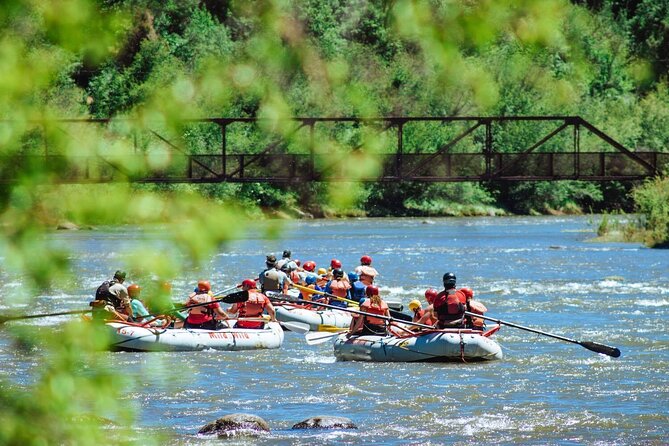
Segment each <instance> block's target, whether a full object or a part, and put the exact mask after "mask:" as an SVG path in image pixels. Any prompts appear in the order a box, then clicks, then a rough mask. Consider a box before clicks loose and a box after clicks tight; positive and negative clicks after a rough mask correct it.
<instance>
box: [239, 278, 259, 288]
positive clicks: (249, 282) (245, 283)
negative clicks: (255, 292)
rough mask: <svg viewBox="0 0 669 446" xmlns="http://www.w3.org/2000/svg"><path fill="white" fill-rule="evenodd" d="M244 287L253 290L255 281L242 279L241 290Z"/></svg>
mask: <svg viewBox="0 0 669 446" xmlns="http://www.w3.org/2000/svg"><path fill="white" fill-rule="evenodd" d="M244 287H249V288H255V287H256V281H255V280H253V279H244V281H243V282H242V288H244Z"/></svg>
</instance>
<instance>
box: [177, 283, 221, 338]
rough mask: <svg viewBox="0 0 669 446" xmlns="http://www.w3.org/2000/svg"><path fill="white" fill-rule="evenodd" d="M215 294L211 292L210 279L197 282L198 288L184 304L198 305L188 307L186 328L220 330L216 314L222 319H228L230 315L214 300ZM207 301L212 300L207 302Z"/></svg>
mask: <svg viewBox="0 0 669 446" xmlns="http://www.w3.org/2000/svg"><path fill="white" fill-rule="evenodd" d="M213 300H214V296H213V295H212V293H211V284H210V283H209V281H208V280H200V281H199V282H198V283H197V289H196V291H194V292H193V293H191V294H190V296H188V300H187V301H186V302H185V303H184V306H190V305H198V304H203V305H198V306H196V307H193V308H190V309H188V317H187V318H186V321H185V322H184V328H200V329H203V330H218V329H219V328H220V327H219V324H218V321H217V320H216V315H218V316H220V318H221V319H223V320H226V319H228V315H227V314H225V311H223V310H222V309H221V306H220V305H219V304H218V302H213ZM207 302H211V303H209V304H207Z"/></svg>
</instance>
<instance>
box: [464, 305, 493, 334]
mask: <svg viewBox="0 0 669 446" xmlns="http://www.w3.org/2000/svg"><path fill="white" fill-rule="evenodd" d="M467 311H470V312H471V313H476V314H480V315H481V316H483V315H484V314H485V312H486V311H488V309H487V308H486V306H485V305H483V304H482V303H481V302H477V301H475V300H470V301H469V303H468V304H467ZM469 320H470V324H471V326H472V327H474V328H483V327H484V326H485V320H484V319H481V318H480V317H473V316H469Z"/></svg>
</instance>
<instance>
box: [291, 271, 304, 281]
mask: <svg viewBox="0 0 669 446" xmlns="http://www.w3.org/2000/svg"><path fill="white" fill-rule="evenodd" d="M289 277H290V280H291V281H292V282H293V283H302V277H301V276H300V273H298V272H297V271H291V272H290V276H289Z"/></svg>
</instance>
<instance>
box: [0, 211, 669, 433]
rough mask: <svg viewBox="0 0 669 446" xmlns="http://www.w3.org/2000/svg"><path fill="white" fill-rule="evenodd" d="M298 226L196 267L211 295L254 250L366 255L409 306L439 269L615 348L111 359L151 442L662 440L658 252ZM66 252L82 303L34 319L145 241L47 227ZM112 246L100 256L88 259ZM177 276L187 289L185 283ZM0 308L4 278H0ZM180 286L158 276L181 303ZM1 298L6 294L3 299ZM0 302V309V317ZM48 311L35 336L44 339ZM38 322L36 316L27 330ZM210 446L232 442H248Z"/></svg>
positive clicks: (244, 268)
mask: <svg viewBox="0 0 669 446" xmlns="http://www.w3.org/2000/svg"><path fill="white" fill-rule="evenodd" d="M421 222H422V221H421V220H420V219H387V220H344V221H342V220H336V221H311V222H307V221H300V222H291V223H286V228H285V231H284V233H283V234H284V236H283V238H282V239H281V240H265V239H263V238H262V236H261V235H258V234H260V233H261V232H260V231H259V232H258V233H257V234H256V233H249V234H248V235H247V237H246V238H245V239H243V240H240V241H238V242H236V243H234V244H231V245H229V246H227V247H226V248H225V250H224V251H223V252H221V253H220V254H218V255H216V256H214V257H213V258H212V259H211V261H210V262H209V264H208V265H207V266H206V267H205V268H204V269H203V270H202V271H200V272H198V273H197V274H199V275H200V276H201V277H214V278H216V283H217V285H220V286H219V288H225V287H227V286H229V285H230V284H233V283H237V282H239V280H240V279H241V278H244V277H251V276H253V274H254V273H257V272H258V271H259V270H260V268H261V266H262V264H263V262H264V256H265V255H266V254H268V253H270V252H273V253H277V254H280V253H281V251H282V250H283V249H285V248H288V249H292V251H293V253H294V257H297V258H300V259H302V260H303V261H305V260H311V259H313V260H315V261H316V262H317V263H318V264H319V266H320V265H323V266H326V264H328V263H329V260H330V259H331V258H339V259H340V260H342V262H343V263H344V266H345V267H347V269H352V268H353V267H354V266H355V265H356V264H357V263H358V259H359V257H360V255H361V254H369V255H371V256H372V257H373V258H374V265H375V266H376V267H377V269H379V271H381V274H382V276H381V277H380V278H379V279H380V280H379V283H380V284H381V286H382V292H383V293H384V296H385V297H386V298H387V299H390V300H398V301H401V302H404V303H405V304H406V303H408V302H409V301H410V300H411V299H413V298H416V297H420V296H422V294H423V292H424V291H425V289H426V288H427V287H428V286H437V285H439V283H440V281H441V280H440V279H441V276H442V274H443V273H444V272H446V271H452V272H455V273H456V274H457V276H458V282H459V284H460V285H467V286H471V287H472V288H474V290H475V291H476V292H477V297H478V298H479V299H480V300H481V301H482V302H484V303H485V304H486V305H487V307H488V309H489V315H491V316H493V317H497V318H500V319H502V320H507V321H510V322H515V323H517V324H520V325H524V326H529V327H533V328H538V329H541V330H544V331H547V332H551V333H555V334H559V335H562V336H566V337H570V338H573V339H577V340H589V341H595V342H600V343H603V344H607V345H612V346H616V347H619V348H620V349H621V350H622V357H621V358H620V359H612V358H609V357H607V356H603V355H597V354H595V353H593V352H590V351H588V350H586V349H584V348H582V347H580V346H578V345H573V344H570V343H566V342H560V341H556V340H552V339H549V338H547V337H544V336H540V335H536V334H532V333H528V332H525V331H521V330H518V329H514V328H511V327H505V328H503V329H502V330H501V331H500V332H499V333H498V335H496V337H497V340H498V341H499V342H500V344H501V345H502V348H503V350H504V353H505V359H504V360H502V361H498V362H493V363H483V364H481V363H477V364H370V363H357V362H356V363H351V362H335V360H334V356H333V355H332V346H331V345H330V344H323V345H317V346H307V345H306V343H305V342H304V340H303V339H302V337H301V336H299V335H296V334H294V333H287V336H286V339H285V343H284V346H283V347H282V348H281V349H280V350H273V351H257V352H208V351H205V352H196V353H173V354H169V353H156V354H137V353H109V354H106V356H107V359H108V361H109V367H111V368H116V369H118V370H123V371H124V373H128V374H130V376H134V377H135V378H136V379H137V381H136V382H137V383H138V385H137V386H136V387H135V388H134V389H133V391H132V392H131V393H129V394H128V404H134V405H136V406H137V407H139V408H140V409H141V410H140V413H141V417H140V419H139V420H138V425H139V431H138V435H139V436H140V437H141V436H142V435H151V434H152V433H153V432H167V433H169V434H171V435H173V436H174V437H175V439H174V441H173V442H174V443H175V444H194V445H200V444H220V442H219V441H218V440H216V439H203V438H198V437H196V435H195V433H196V432H197V430H198V429H199V428H200V427H201V426H203V425H204V424H206V423H207V422H209V421H213V420H214V419H216V418H217V417H219V416H222V415H225V414H229V413H235V412H245V413H253V414H256V415H259V416H261V417H263V418H265V419H266V420H267V421H268V422H269V424H270V426H271V427H272V429H273V431H272V433H271V434H269V435H268V436H264V437H260V438H258V439H256V440H254V442H255V443H257V444H286V445H288V444H291V445H294V444H346V443H349V444H393V445H394V444H421V445H430V444H435V445H436V444H444V443H453V444H510V443H524V444H542V445H543V444H560V445H572V444H573V445H577V444H578V445H580V444H591V445H611V444H619V445H627V444H648V445H656V444H657V445H659V444H666V443H668V442H669V409H667V407H669V376H668V373H667V371H668V370H669V352H668V350H669V336H668V335H667V330H666V328H665V326H666V324H667V322H668V319H669V317H668V316H669V279H668V277H669V254H668V253H667V251H659V250H649V249H645V248H643V247H642V246H639V245H630V244H616V243H610V244H591V243H587V242H585V239H586V238H588V237H590V236H591V234H590V233H588V232H587V230H588V229H591V228H590V227H589V226H588V224H587V220H586V219H584V218H473V219H432V220H430V222H429V223H430V224H421ZM53 238H54V240H55V241H56V242H57V243H64V244H66V245H67V246H69V247H70V248H71V249H73V250H74V254H73V259H74V260H75V264H76V267H77V276H79V277H81V283H80V284H79V286H80V287H81V289H82V290H84V291H82V292H81V293H79V294H72V293H70V292H67V291H63V292H55V293H54V294H53V295H49V296H40V297H39V298H38V300H37V306H36V307H35V308H34V311H36V312H51V311H61V310H70V309H81V308H82V307H83V306H84V305H85V303H86V302H87V301H88V300H89V296H90V293H92V291H93V289H94V288H95V286H96V285H97V284H98V283H99V282H100V281H102V280H103V279H105V278H107V276H108V275H109V274H110V273H111V272H113V270H115V269H116V268H117V267H119V266H122V262H121V259H122V257H123V252H124V249H125V247H126V246H131V245H132V243H134V242H135V241H136V240H140V239H147V238H148V239H151V240H153V242H154V243H156V245H157V246H160V247H161V249H167V248H165V246H164V241H163V240H162V238H161V236H160V232H159V231H155V232H149V233H148V235H147V233H146V232H140V231H137V230H133V229H130V230H123V231H118V230H113V231H108V232H106V231H104V230H100V231H94V232H80V233H56V234H54V235H53ZM112 246H115V248H114V249H113V254H112V255H111V256H110V257H109V258H107V259H101V258H100V256H99V254H98V253H99V252H105V250H107V249H108V248H111V247H112ZM190 279H192V280H190ZM0 280H1V285H2V292H3V296H6V297H5V298H9V297H11V296H16V295H17V293H18V292H19V290H20V285H21V283H20V281H19V280H17V279H16V278H12V277H8V276H7V275H6V274H4V273H2V274H0ZM196 280H197V278H196V277H192V278H189V280H181V281H179V280H177V281H175V282H174V288H175V295H176V294H178V295H184V296H185V295H186V294H187V292H188V290H189V289H191V288H192V286H193V283H194V282H195V281H196ZM7 296H9V297H7ZM4 308H6V301H3V300H0V309H4ZM64 320H67V319H66V318H64V317H54V318H48V319H42V320H40V322H39V323H40V324H41V325H50V326H53V327H57V326H58V324H59V323H61V322H62V321H64ZM31 323H36V322H31ZM0 361H2V362H3V363H5V364H7V363H11V364H12V367H6V368H3V370H2V372H0V373H2V375H3V376H6V377H9V378H10V379H13V380H16V381H21V380H22V379H24V378H23V377H25V376H26V375H27V374H29V373H30V372H31V371H34V370H35V369H37V368H38V367H39V362H38V360H36V359H35V358H26V357H23V356H21V355H20V354H14V353H13V352H12V351H11V349H10V348H9V346H8V345H7V343H6V341H5V340H2V343H1V344H0ZM322 414H329V415H340V416H345V417H348V418H351V419H352V420H353V421H354V422H355V423H356V424H357V425H358V426H359V427H360V429H359V430H356V431H333V432H328V431H316V432H309V431H292V430H290V427H291V426H292V425H293V424H294V423H297V422H298V421H301V420H303V419H305V418H307V417H310V416H314V415H322ZM226 444H248V440H247V439H240V440H232V441H227V442H226Z"/></svg>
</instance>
